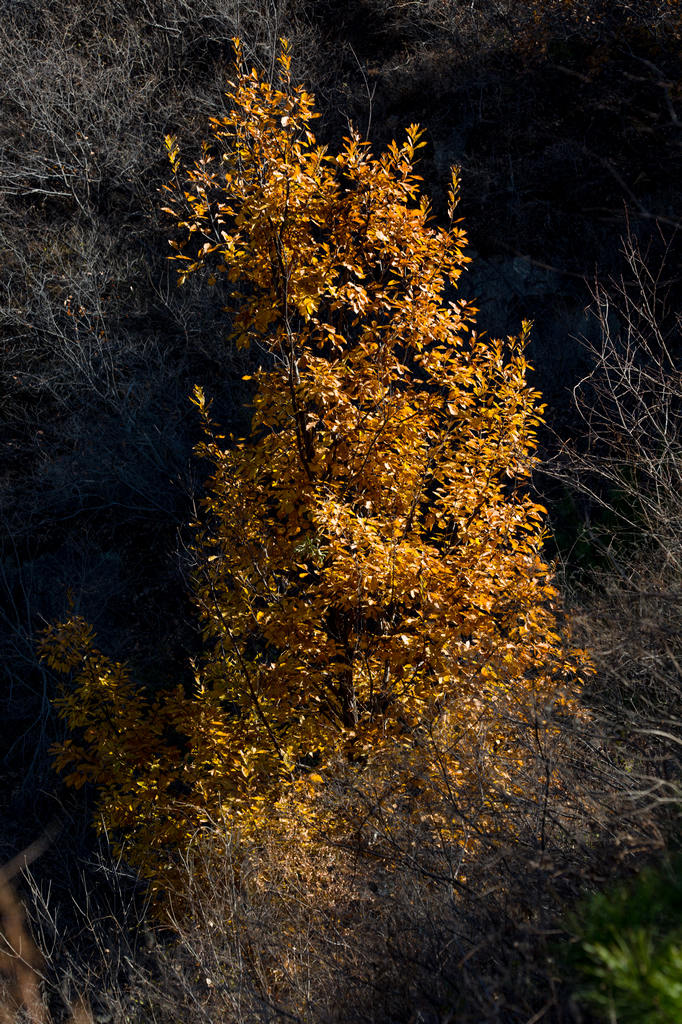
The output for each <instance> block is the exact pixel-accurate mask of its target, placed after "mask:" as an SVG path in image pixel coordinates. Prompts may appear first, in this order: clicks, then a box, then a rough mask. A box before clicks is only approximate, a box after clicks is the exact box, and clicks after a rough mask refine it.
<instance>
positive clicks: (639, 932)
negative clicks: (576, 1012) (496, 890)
mask: <svg viewBox="0 0 682 1024" xmlns="http://www.w3.org/2000/svg"><path fill="white" fill-rule="evenodd" d="M681 868H682V860H681V859H680V858H679V857H678V858H676V859H674V860H673V861H672V862H671V863H669V864H666V865H664V866H663V867H660V868H648V869H646V870H644V871H642V873H641V874H640V875H639V876H638V877H637V878H636V879H635V880H634V881H633V882H630V883H627V884H626V883H623V884H621V885H619V886H617V887H615V888H614V889H612V890H610V891H607V892H601V893H596V894H595V895H594V896H592V897H590V898H589V899H588V900H586V901H585V902H584V903H583V905H582V906H581V907H580V908H579V909H578V910H577V911H576V913H575V914H574V916H573V917H572V919H571V921H570V923H569V928H570V930H571V931H572V932H573V933H574V935H575V940H576V945H575V947H574V949H573V951H572V953H571V955H570V958H569V963H570V966H571V968H572V970H573V971H574V972H575V974H576V976H577V977H578V978H579V979H580V982H579V985H580V987H579V990H578V994H579V997H580V998H581V999H582V1000H584V1002H585V1003H586V1004H588V1005H589V1006H590V1007H592V1008H593V1009H594V1010H596V1011H597V1013H598V1014H599V1019H602V1020H604V1021H607V1022H609V1024H677V1022H678V1021H680V1020H682V873H681Z"/></svg>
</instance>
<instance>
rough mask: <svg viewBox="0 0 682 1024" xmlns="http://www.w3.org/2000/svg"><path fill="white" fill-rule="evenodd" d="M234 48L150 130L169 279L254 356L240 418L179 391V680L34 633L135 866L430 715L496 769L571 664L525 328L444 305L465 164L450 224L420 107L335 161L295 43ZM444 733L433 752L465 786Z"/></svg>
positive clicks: (75, 748) (427, 724) (75, 776)
mask: <svg viewBox="0 0 682 1024" xmlns="http://www.w3.org/2000/svg"><path fill="white" fill-rule="evenodd" d="M237 62H238V73H237V77H236V81H235V82H234V83H233V84H231V86H230V90H229V92H228V94H227V96H228V99H229V111H228V113H227V114H226V115H225V116H223V117H221V118H214V119H212V140H211V142H210V143H209V144H204V146H203V150H202V155H201V158H200V159H199V161H198V162H197V163H196V164H195V165H194V167H193V168H192V169H190V170H188V171H184V172H183V170H182V169H181V165H180V159H179V154H178V150H177V145H176V143H175V140H174V139H172V138H170V137H169V138H167V146H168V151H169V155H170V160H171V164H172V169H173V175H174V177H173V181H172V183H171V184H170V185H169V186H168V187H167V195H168V203H169V205H168V206H167V210H168V212H170V213H171V214H172V216H173V217H174V218H175V219H176V220H177V222H178V225H179V228H180V230H181V232H182V236H181V238H180V239H179V240H176V241H174V242H172V243H171V244H172V245H173V247H174V249H175V257H174V258H175V259H176V260H177V261H179V264H180V272H179V276H180V281H181V282H183V281H184V280H185V279H186V278H187V276H188V275H189V274H191V273H194V272H196V271H198V270H199V269H200V268H201V269H203V268H207V269H208V271H209V275H210V276H209V277H208V282H209V285H211V286H213V285H215V283H216V281H217V279H218V278H219V277H220V276H221V275H222V276H224V277H226V278H227V280H228V281H229V282H231V283H232V285H233V288H232V290H231V299H230V301H231V307H230V312H231V316H232V320H233V328H234V339H235V343H236V345H237V346H239V347H246V346H257V347H258V349H259V351H260V352H261V354H262V360H261V366H260V369H259V370H258V372H257V373H256V375H255V383H254V389H255V390H254V398H253V405H254V413H253V419H252V423H251V430H250V433H249V435H248V437H246V438H238V439H237V438H230V439H229V440H226V439H225V438H224V437H222V436H221V435H220V434H219V433H218V430H217V427H215V425H214V424H213V423H212V421H211V418H210V414H209V402H207V400H206V398H205V396H204V394H203V392H202V390H201V389H199V388H197V389H196V391H195V395H194V402H195V404H196V405H197V406H198V408H199V410H200V412H201V415H202V417H203V420H204V427H205V440H204V442H203V443H202V444H201V445H200V451H201V454H202V455H204V456H205V457H206V458H207V459H209V460H210V462H211V464H212V467H213V471H212V476H211V478H210V481H209V486H208V496H207V497H206V499H205V501H204V512H205V515H204V519H203V523H202V525H201V527H200V530H199V533H198V539H197V543H196V552H197V556H198V557H197V573H196V599H197V607H198V610H199V615H200V619H201V626H202V631H203V636H204V640H205V655H204V657H203V659H202V663H201V664H200V665H199V666H197V683H196V689H195V691H194V692H193V693H191V694H186V693H184V692H182V690H174V691H171V692H170V693H165V694H162V695H157V696H155V697H154V698H149V699H148V700H145V699H144V697H143V696H141V695H140V694H139V693H138V692H137V691H136V689H135V687H134V686H133V684H132V683H131V682H130V680H129V677H128V675H127V672H126V670H125V669H124V668H123V667H122V666H118V665H114V664H113V663H111V662H108V661H107V659H105V658H104V657H103V656H102V655H101V654H99V652H97V651H96V649H95V648H94V646H93V640H92V636H91V635H90V633H89V632H88V628H87V625H86V624H85V623H84V622H83V621H82V620H78V619H74V620H72V621H71V622H70V623H66V624H62V625H61V626H59V627H56V628H55V629H53V630H51V631H50V632H49V633H48V636H47V638H46V640H45V642H44V652H45V654H46V656H47V657H48V659H49V660H50V661H51V663H52V664H53V665H54V666H55V667H57V668H63V669H70V668H74V667H78V666H80V668H79V671H78V674H77V678H76V685H75V687H74V688H73V689H72V690H71V691H70V692H69V693H67V694H66V695H65V696H64V697H63V698H62V703H61V708H62V713H63V714H64V715H65V717H66V718H67V721H68V724H69V725H70V726H71V727H72V729H73V728H75V729H76V730H77V732H76V737H77V738H76V739H73V738H72V739H70V740H67V741H66V742H65V743H64V744H62V746H61V747H60V748H59V752H58V763H59V764H60V766H61V767H65V766H67V765H72V766H73V770H72V772H71V774H70V776H68V777H67V781H71V782H73V783H75V784H79V783H80V782H82V781H84V780H85V779H91V780H92V781H94V782H95V783H96V785H97V786H98V787H99V793H100V802H99V812H100V813H101V815H102V819H103V821H104V822H106V823H107V824H108V825H109V826H114V827H115V828H117V829H119V830H121V831H122V832H123V834H124V835H125V836H126V837H127V838H128V841H129V842H132V847H131V855H132V857H133V859H134V860H136V861H137V863H138V864H139V865H141V867H142V868H143V870H146V871H147V872H148V873H149V874H151V875H158V872H159V870H160V868H161V866H162V865H165V864H166V860H167V856H168V849H169V847H170V846H173V845H176V846H177V844H180V845H181V846H182V845H183V844H184V845H186V844H187V842H189V841H190V839H191V836H192V834H193V832H194V830H195V829H196V828H197V827H198V826H200V825H201V824H202V822H204V821H205V820H207V817H210V815H211V814H215V813H217V809H218V808H219V807H220V806H226V807H227V809H228V813H229V815H230V816H231V818H232V819H233V820H235V821H238V822H240V823H241V825H242V827H244V828H247V829H251V830H253V829H257V828H258V826H259V825H263V824H266V825H267V824H268V823H269V822H271V821H272V819H273V813H274V812H273V808H274V807H275V805H276V803H277V801H278V799H280V798H281V797H284V798H286V797H287V796H290V795H291V794H292V793H295V792H299V791H300V792H301V793H305V794H307V793H308V791H309V788H310V786H311V785H312V787H313V788H314V786H315V785H319V784H320V783H322V782H323V781H324V779H325V778H326V777H330V776H332V775H333V774H334V772H335V771H336V769H337V767H338V766H339V765H341V764H348V763H349V762H352V763H354V764H356V765H358V766H360V767H362V766H367V765H373V766H375V767H377V770H380V771H384V772H388V773H390V772H393V773H395V772H396V771H397V770H398V768H397V766H398V764H399V763H403V764H404V763H405V762H406V759H407V761H409V759H410V756H411V755H410V752H411V751H413V750H414V749H415V748H416V746H418V744H419V738H420V737H421V736H424V735H433V734H434V730H439V735H440V736H441V737H445V748H447V746H448V744H447V737H448V735H453V734H454V733H455V732H457V733H458V734H459V735H460V738H461V736H462V735H464V736H465V737H466V738H467V742H469V743H470V744H471V747H472V750H473V747H474V746H475V747H476V750H477V755H476V756H477V757H478V758H479V759H480V758H483V760H484V761H485V763H486V764H489V765H490V766H491V767H490V772H489V775H490V778H491V779H494V780H495V782H496V783H497V784H499V785H501V786H504V785H511V782H510V781H509V780H510V775H509V765H510V764H512V763H514V762H519V763H520V761H521V760H522V759H523V757H524V754H523V749H522V748H523V743H521V742H520V741H518V737H515V733H514V728H513V724H512V723H513V722H514V721H516V722H518V721H522V722H524V723H525V724H526V725H527V724H531V725H533V726H537V724H538V722H540V723H543V722H544V721H545V719H546V717H547V715H548V714H549V710H550V708H551V707H552V706H553V705H556V704H557V703H559V704H561V703H565V702H567V701H569V700H570V689H571V686H572V685H573V681H574V677H575V672H576V664H577V660H578V658H577V655H576V652H575V651H572V650H571V649H570V645H567V644H566V643H565V642H564V640H563V639H562V637H561V635H560V630H559V626H558V619H557V608H556V605H557V591H556V588H555V585H554V583H553V582H552V578H551V572H550V569H549V567H548V566H547V564H546V563H545V561H544V560H543V557H542V550H541V549H542V538H543V516H544V509H543V508H542V507H541V506H540V505H538V504H537V503H536V502H535V501H533V500H532V498H531V497H530V496H529V494H528V493H527V487H526V484H527V481H528V477H529V475H530V472H531V469H532V466H533V462H534V450H535V444H536V440H535V432H536V428H537V426H538V423H539V422H540V407H539V405H538V395H537V393H536V392H535V391H533V390H532V388H531V387H530V386H529V385H528V383H527V381H526V372H527V365H526V362H525V359H524V355H523V348H524V343H525V339H526V336H527V332H528V325H524V329H523V332H522V334H521V336H520V337H519V338H512V339H508V341H507V342H506V343H502V342H500V341H491V340H488V339H485V338H482V337H480V336H479V335H477V334H476V332H475V330H474V314H475V310H474V309H473V308H472V307H471V306H469V305H467V304H466V303H465V302H461V301H448V296H449V295H450V289H452V288H453V287H454V286H455V284H456V282H457V280H458V278H459V276H460V274H461V273H462V270H463V268H464V266H465V265H466V263H467V262H468V257H466V256H465V255H464V251H463V250H464V245H465V242H466V239H465V235H464V233H463V231H462V229H461V227H460V226H459V224H458V223H457V222H456V221H455V220H454V212H455V206H456V201H457V192H458V181H457V175H456V173H454V172H453V177H452V187H451V191H450V196H449V199H450V223H449V225H448V226H447V227H439V226H437V225H435V224H433V223H432V222H431V219H430V216H429V205H428V202H427V201H426V199H424V198H420V196H419V181H420V179H419V177H418V176H417V175H416V174H415V172H414V158H415V153H416V151H417V150H418V149H419V147H420V146H422V145H424V143H423V142H422V140H421V133H420V131H419V129H418V128H417V126H416V125H412V126H410V128H409V129H408V131H407V136H406V139H405V141H404V142H403V143H402V145H398V144H397V143H395V142H393V143H392V144H391V145H390V146H389V148H388V150H387V151H386V152H385V153H384V154H382V155H381V156H379V157H375V156H374V155H373V154H372V152H371V150H370V147H369V144H368V143H366V142H363V141H362V140H361V139H360V137H359V136H358V134H357V133H356V132H355V131H351V133H350V135H349V137H348V138H347V139H346V140H345V142H344V144H343V147H342V148H341V151H340V152H339V153H338V155H336V156H334V155H332V154H331V153H329V152H328V150H327V149H326V148H325V147H323V146H320V145H318V143H317V140H316V138H315V135H314V133H313V131H312V127H311V124H312V121H313V118H314V117H315V116H316V115H315V114H314V112H313V100H312V97H311V96H310V95H309V94H308V93H306V92H305V91H304V90H303V89H302V88H300V87H299V88H294V87H293V86H292V83H291V78H290V59H289V56H288V53H287V48H286V45H284V46H283V50H282V54H281V57H280V61H279V68H280V75H279V82H278V83H277V84H276V85H273V84H270V83H268V82H267V81H264V80H263V79H262V78H261V77H259V75H258V74H257V73H256V71H255V70H254V71H252V72H251V73H249V72H248V70H247V69H245V68H244V66H243V63H242V60H241V52H240V49H239V46H238V45H237ZM452 294H453V295H454V293H452ZM78 730H80V732H78ZM169 737H173V741H172V742H171V739H170V738H169ZM524 742H525V741H524ZM461 750H462V748H461V743H460V745H459V747H458V753H457V754H456V756H455V755H453V756H452V757H451V759H450V761H449V768H448V770H449V777H450V778H451V779H453V780H454V781H455V782H456V784H457V786H460V787H462V788H463V789H464V788H465V787H466V786H467V785H468V784H469V783H470V782H471V773H470V772H469V771H468V768H467V764H466V758H465V757H464V756H463V754H462V752H461ZM401 759H402V760H401ZM381 766H382V767H381ZM306 799H308V798H307V797H306Z"/></svg>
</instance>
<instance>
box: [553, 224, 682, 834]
mask: <svg viewBox="0 0 682 1024" xmlns="http://www.w3.org/2000/svg"><path fill="white" fill-rule="evenodd" d="M666 253H667V245H666V246H664V252H663V256H662V257H660V258H656V259H655V258H654V257H653V256H651V255H650V254H649V253H647V252H646V251H642V249H641V248H640V246H639V245H638V243H637V240H636V239H635V238H633V237H632V236H630V237H628V238H626V240H625V242H624V246H623V257H624V268H625V269H624V271H623V274H622V276H621V277H620V278H619V279H618V280H615V281H611V282H609V283H608V284H602V283H599V282H598V283H597V285H596V287H595V289H594V296H593V298H594V305H593V310H594V314H595V316H596V317H597V319H598V323H599V328H600V330H599V341H598V343H596V344H594V345H592V346H590V354H591V357H592V360H593V369H592V371H591V372H590V374H589V375H588V376H587V377H586V378H585V379H584V380H583V381H581V383H580V384H579V385H578V386H577V387H576V389H575V393H574V394H575V402H576V408H577V410H578V412H579V414H580V417H581V421H582V424H583V426H584V437H582V438H578V439H577V441H576V442H575V443H572V444H566V445H565V446H564V448H563V450H562V452H561V455H560V456H559V457H558V459H557V461H556V462H555V464H554V467H553V469H552V470H551V471H552V472H553V473H554V474H555V475H556V476H558V478H559V479H560V480H561V481H563V483H564V484H565V485H566V486H567V487H568V488H570V491H571V493H572V494H573V495H574V496H575V498H574V500H575V502H576V504H575V509H576V513H578V510H580V513H581V514H582V522H581V523H576V526H577V534H578V537H579V541H580V543H581V544H582V545H583V547H584V548H585V547H586V550H587V551H588V553H589V558H590V563H589V565H588V566H587V567H586V568H585V569H584V571H583V573H582V574H581V575H579V576H577V575H575V574H573V575H572V576H570V577H569V578H568V579H567V585H568V587H569V592H570V597H571V601H572V604H573V606H574V609H575V611H574V621H575V624H576V629H577V630H578V631H579V633H580V636H581V639H582V642H583V643H584V644H585V645H586V646H587V648H588V649H589V651H590V654H591V656H592V658H593V660H594V663H595V667H596V675H595V680H594V684H593V686H592V688H591V690H592V693H591V698H590V699H591V703H592V706H593V709H594V712H595V713H596V714H597V715H598V716H599V718H600V720H601V724H602V727H604V728H606V730H607V732H608V733H609V735H610V737H611V742H612V744H613V750H614V753H615V756H616V758H617V759H618V761H619V763H620V765H621V766H627V768H628V771H629V772H630V777H631V790H632V796H633V799H634V800H636V801H640V802H641V805H642V806H647V805H648V806H649V807H654V806H659V807H661V808H662V810H663V813H664V816H665V817H667V819H668V822H669V824H672V822H673V820H674V817H675V814H674V813H670V811H671V809H672V810H674V809H676V808H679V801H680V789H679V774H680V749H681V748H680V738H681V737H682V676H681V671H680V665H681V664H682V645H681V638H682V588H681V586H680V581H681V575H680V570H681V569H682V364H681V363H680V352H681V351H682V350H681V348H680V326H681V320H680V315H679V313H678V312H677V310H676V309H675V308H674V306H671V300H670V295H671V285H672V284H674V283H675V282H674V278H672V279H671V278H670V269H669V267H668V265H667V263H666V258H665V257H666ZM569 558H570V555H569Z"/></svg>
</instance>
